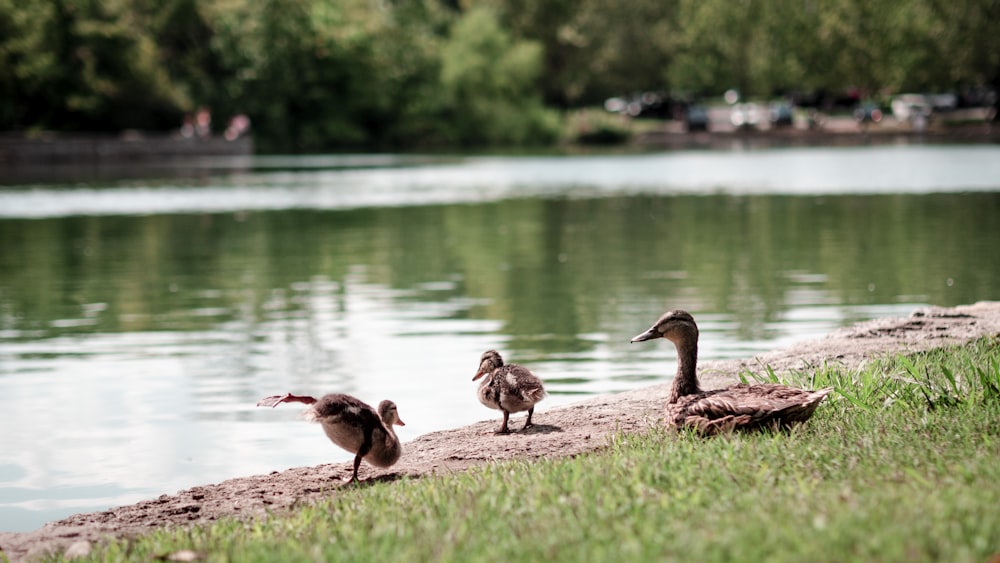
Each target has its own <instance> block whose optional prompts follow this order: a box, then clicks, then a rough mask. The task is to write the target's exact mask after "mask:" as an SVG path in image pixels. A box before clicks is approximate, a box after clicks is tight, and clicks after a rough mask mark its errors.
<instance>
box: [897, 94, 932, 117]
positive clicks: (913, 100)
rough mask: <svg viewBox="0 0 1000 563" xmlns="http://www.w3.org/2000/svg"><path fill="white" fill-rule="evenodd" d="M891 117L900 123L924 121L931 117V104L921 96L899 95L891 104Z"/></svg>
mask: <svg viewBox="0 0 1000 563" xmlns="http://www.w3.org/2000/svg"><path fill="white" fill-rule="evenodd" d="M890 107H892V115H893V116H895V117H896V119H898V120H900V121H913V120H915V119H926V118H928V117H930V115H931V111H932V108H931V103H930V100H928V99H927V96H924V95H922V94H900V95H898V96H896V98H895V99H894V100H892V103H891V104H890Z"/></svg>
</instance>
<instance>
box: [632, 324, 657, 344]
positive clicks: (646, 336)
mask: <svg viewBox="0 0 1000 563" xmlns="http://www.w3.org/2000/svg"><path fill="white" fill-rule="evenodd" d="M659 337H660V332H659V331H658V330H656V327H655V326H654V327H650V329H649V330H647V331H646V332H643V333H642V334H637V335H635V336H633V337H632V340H629V342H645V341H647V340H652V339H654V338H659Z"/></svg>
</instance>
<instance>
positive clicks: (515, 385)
mask: <svg viewBox="0 0 1000 563" xmlns="http://www.w3.org/2000/svg"><path fill="white" fill-rule="evenodd" d="M494 377H495V379H499V380H500V381H501V382H502V385H503V387H504V390H505V391H506V392H508V393H510V394H513V395H517V396H519V397H521V398H523V399H524V400H526V401H528V402H531V403H537V402H538V401H541V400H542V399H543V398H544V397H545V386H544V385H543V384H542V380H541V379H539V378H538V376H536V375H535V374H534V373H532V372H531V370H530V369H528V368H526V367H524V366H521V365H518V364H508V365H505V366H503V367H502V368H500V369H499V370H498V373H495V374H494Z"/></svg>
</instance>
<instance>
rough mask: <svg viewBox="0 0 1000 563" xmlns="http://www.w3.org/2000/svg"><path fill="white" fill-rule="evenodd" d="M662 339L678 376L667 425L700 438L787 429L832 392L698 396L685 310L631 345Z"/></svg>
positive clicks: (768, 388) (740, 387) (774, 389)
mask: <svg viewBox="0 0 1000 563" xmlns="http://www.w3.org/2000/svg"><path fill="white" fill-rule="evenodd" d="M654 338H666V339H667V340H669V341H671V342H673V343H674V346H675V347H676V349H677V362H678V364H677V375H676V376H675V377H674V383H673V386H672V387H671V389H670V398H669V399H668V400H667V409H666V411H667V413H666V414H667V424H668V425H670V426H673V427H676V428H684V427H692V428H695V429H697V430H698V431H699V432H701V433H702V434H704V435H713V434H718V433H720V432H727V431H731V430H752V429H758V428H788V427H790V426H792V425H793V424H796V423H801V422H805V421H806V420H808V419H809V417H811V416H812V414H813V411H815V410H816V406H817V405H819V404H820V402H822V401H823V398H824V397H826V396H827V395H828V394H829V393H830V392H831V391H833V389H830V388H828V389H820V390H819V391H805V390H802V389H796V388H794V387H789V386H787V385H778V384H773V383H757V384H753V385H747V384H745V383H740V384H737V385H733V386H731V387H726V388H723V389H714V390H711V391H702V390H701V388H700V387H699V385H698V376H697V375H696V373H695V366H696V364H697V362H698V325H696V324H695V322H694V318H692V317H691V315H690V314H689V313H688V312H687V311H681V310H677V311H667V312H666V313H664V314H663V316H662V317H660V319H659V320H658V321H656V323H655V324H654V325H653V326H652V327H650V329H649V330H647V331H646V332H643V333H642V334H639V335H636V337H635V338H633V339H632V340H631V342H643V341H646V340H653V339H654Z"/></svg>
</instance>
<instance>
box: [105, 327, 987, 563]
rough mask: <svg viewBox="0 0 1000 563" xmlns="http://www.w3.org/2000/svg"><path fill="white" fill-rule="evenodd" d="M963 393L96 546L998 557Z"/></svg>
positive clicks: (343, 494) (122, 553)
mask: <svg viewBox="0 0 1000 563" xmlns="http://www.w3.org/2000/svg"><path fill="white" fill-rule="evenodd" d="M995 344H996V343H995V341H994V340H992V339H988V340H982V341H979V342H976V343H972V344H971V345H970V346H968V347H965V348H957V349H949V350H942V351H935V352H931V353H927V354H919V355H916V356H913V357H910V358H909V359H908V360H906V361H900V358H901V356H900V357H896V358H892V359H888V360H885V361H883V362H879V363H878V364H879V365H878V366H877V365H876V364H875V363H873V364H872V365H871V366H870V368H871V369H869V370H867V371H866V374H865V375H863V376H861V377H857V378H855V381H856V384H855V385H857V386H859V387H863V386H865V385H868V384H869V383H871V382H873V381H875V380H877V379H880V373H879V369H881V368H884V369H887V370H890V371H894V372H895V371H908V370H909V367H908V363H909V364H912V365H915V366H923V365H929V364H932V363H942V364H943V365H965V364H967V363H968V362H972V364H973V365H976V366H979V367H982V368H983V369H990V370H994V373H995V367H996V361H997V359H998V357H1000V352H998V351H997V350H998V348H997V347H996V345H995ZM879 366H881V368H880V367H879ZM824 372H825V375H824V376H823V377H831V378H839V377H841V375H838V374H839V372H838V370H835V369H834V370H824ZM855 375H857V374H855ZM844 377H845V379H843V381H847V380H848V379H850V378H851V377H854V376H844ZM945 379H947V377H946V378H945ZM890 381H891V382H892V383H891V384H890V385H891V386H892V387H897V388H899V387H906V386H909V385H912V383H910V382H906V381H903V380H893V379H890ZM937 383H942V381H940V380H938V381H937ZM945 384H946V385H947V386H950V385H951V384H950V383H945ZM960 387H961V386H960ZM854 391H855V393H854V394H855V395H858V396H863V395H872V394H873V393H869V392H866V391H864V390H862V389H858V388H854ZM962 398H963V400H964V401H966V402H967V403H968V404H970V405H973V404H974V405H975V406H976V408H970V409H963V408H951V407H949V408H941V409H934V410H930V411H928V410H926V409H924V408H923V407H922V406H920V405H918V404H907V403H900V404H898V405H897V406H896V407H895V408H888V409H864V408H857V407H855V406H854V405H852V404H851V403H850V402H848V401H844V400H839V399H838V398H836V397H833V398H831V399H829V400H828V401H827V402H826V403H824V404H823V405H821V406H820V408H819V410H818V411H817V413H816V415H815V416H814V417H813V419H812V420H811V421H810V422H809V423H807V424H806V425H803V426H800V427H797V428H796V429H794V430H793V431H791V432H787V433H783V432H782V433H774V434H772V433H766V432H765V433H756V434H737V435H732V436H726V437H719V438H715V439H709V440H706V439H702V438H700V437H697V436H695V435H693V434H679V435H677V434H671V433H669V432H667V431H666V430H663V429H659V430H653V431H650V432H648V433H646V434H643V435H625V434H616V435H613V436H611V437H610V439H609V441H608V444H607V446H606V447H605V448H603V449H602V450H601V451H599V452H597V453H594V454H591V455H586V456H580V457H576V458H572V459H548V460H537V461H531V462H528V461H515V462H506V463H497V464H491V465H487V466H484V467H477V468H473V469H471V470H469V471H467V472H464V473H461V474H456V475H436V476H430V477H426V478H423V479H420V480H409V479H404V480H402V481H398V482H394V483H377V484H373V485H371V486H368V487H360V488H355V489H353V490H346V489H341V490H339V491H338V492H337V493H336V494H335V495H332V496H331V498H330V499H329V501H326V502H323V503H320V504H317V505H314V506H305V507H302V508H300V509H298V510H296V511H295V512H293V513H292V514H290V515H271V516H270V517H268V518H267V519H261V520H255V521H251V522H238V521H234V520H226V521H222V522H218V523H215V524H212V525H209V526H207V527H197V528H192V529H184V530H164V531H159V532H155V533H153V534H150V535H148V536H146V537H142V538H137V539H129V540H122V541H120V542H117V543H113V544H111V545H109V546H107V547H104V548H100V549H98V550H97V551H96V552H95V553H94V554H92V555H91V559H92V560H101V561H109V560H112V561H117V560H143V561H145V560H150V559H163V558H167V557H169V556H170V555H171V554H175V553H178V552H180V551H181V550H193V551H194V552H195V553H197V554H200V555H201V556H203V557H205V558H206V559H207V560H209V561H222V560H239V561H257V560H259V561H265V560H282V561H317V560H322V561H374V560H406V561H411V560H412V561H426V560H435V561H498V560H510V561H538V560H547V559H548V560H552V559H558V560H564V561H620V560H622V559H628V560H637V561H651V560H686V561H732V560H734V559H739V560H753V561H763V560H767V561H844V560H854V559H857V560H906V561H938V560H947V561H970V562H971V561H984V560H987V559H988V558H989V557H991V556H993V555H995V554H996V553H997V551H998V549H1000V544H998V543H997V542H998V541H1000V540H998V538H997V536H996V530H997V529H998V527H1000V514H998V513H997V511H996V505H997V503H998V502H1000V489H998V488H997V487H996V486H995V483H996V480H997V479H998V478H1000V465H998V464H997V463H996V458H997V455H1000V409H997V408H995V406H993V405H991V404H986V403H984V402H982V401H983V397H978V396H977V395H976V394H975V393H972V392H971V389H966V390H964V391H962Z"/></svg>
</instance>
